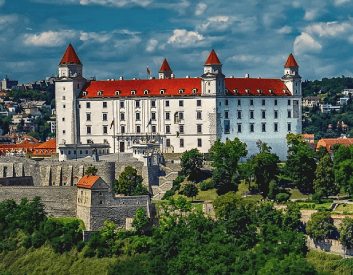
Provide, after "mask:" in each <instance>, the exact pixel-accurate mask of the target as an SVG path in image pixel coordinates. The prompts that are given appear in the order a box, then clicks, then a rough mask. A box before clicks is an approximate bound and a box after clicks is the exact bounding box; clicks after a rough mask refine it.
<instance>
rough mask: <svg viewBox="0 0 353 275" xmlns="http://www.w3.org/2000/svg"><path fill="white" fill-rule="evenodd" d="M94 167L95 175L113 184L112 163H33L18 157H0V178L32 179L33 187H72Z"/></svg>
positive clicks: (45, 161)
mask: <svg viewBox="0 0 353 275" xmlns="http://www.w3.org/2000/svg"><path fill="white" fill-rule="evenodd" d="M90 166H94V167H95V168H96V169H97V175H98V176H100V177H101V178H102V179H103V180H104V181H105V182H106V183H107V184H108V185H109V186H112V185H113V183H114V179H115V177H114V175H115V164H114V162H106V161H100V162H93V161H89V160H85V161H83V160H79V161H65V162H59V161H55V160H54V161H53V160H42V161H35V160H30V159H25V158H19V157H0V177H3V178H6V177H22V176H29V177H32V178H33V184H34V186H73V185H76V184H77V182H78V181H79V180H80V179H81V178H82V176H83V175H84V173H85V172H86V170H87V169H88V167H90Z"/></svg>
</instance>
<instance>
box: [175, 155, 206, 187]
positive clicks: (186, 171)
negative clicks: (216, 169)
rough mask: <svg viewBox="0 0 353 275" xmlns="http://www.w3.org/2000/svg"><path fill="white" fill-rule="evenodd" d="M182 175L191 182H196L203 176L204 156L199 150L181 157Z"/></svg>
mask: <svg viewBox="0 0 353 275" xmlns="http://www.w3.org/2000/svg"><path fill="white" fill-rule="evenodd" d="M180 160H181V162H180V166H181V173H182V174H183V175H185V176H188V177H189V179H190V180H192V181H195V180H196V179H197V178H198V177H200V175H201V168H202V167H203V161H204V156H203V154H201V153H200V152H199V150H197V149H191V150H189V151H185V152H184V154H183V156H182V157H181V159H180Z"/></svg>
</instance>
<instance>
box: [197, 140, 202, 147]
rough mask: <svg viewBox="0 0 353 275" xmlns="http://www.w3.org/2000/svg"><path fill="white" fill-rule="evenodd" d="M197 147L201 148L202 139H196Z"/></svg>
mask: <svg viewBox="0 0 353 275" xmlns="http://www.w3.org/2000/svg"><path fill="white" fill-rule="evenodd" d="M197 147H202V139H201V138H198V139H197Z"/></svg>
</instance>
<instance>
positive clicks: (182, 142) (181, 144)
mask: <svg viewBox="0 0 353 275" xmlns="http://www.w3.org/2000/svg"><path fill="white" fill-rule="evenodd" d="M179 145H180V148H183V147H184V139H182V138H181V139H180V141H179Z"/></svg>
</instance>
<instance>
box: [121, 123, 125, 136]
mask: <svg viewBox="0 0 353 275" xmlns="http://www.w3.org/2000/svg"><path fill="white" fill-rule="evenodd" d="M120 132H121V133H122V134H124V133H125V126H124V125H122V126H121V127H120Z"/></svg>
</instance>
